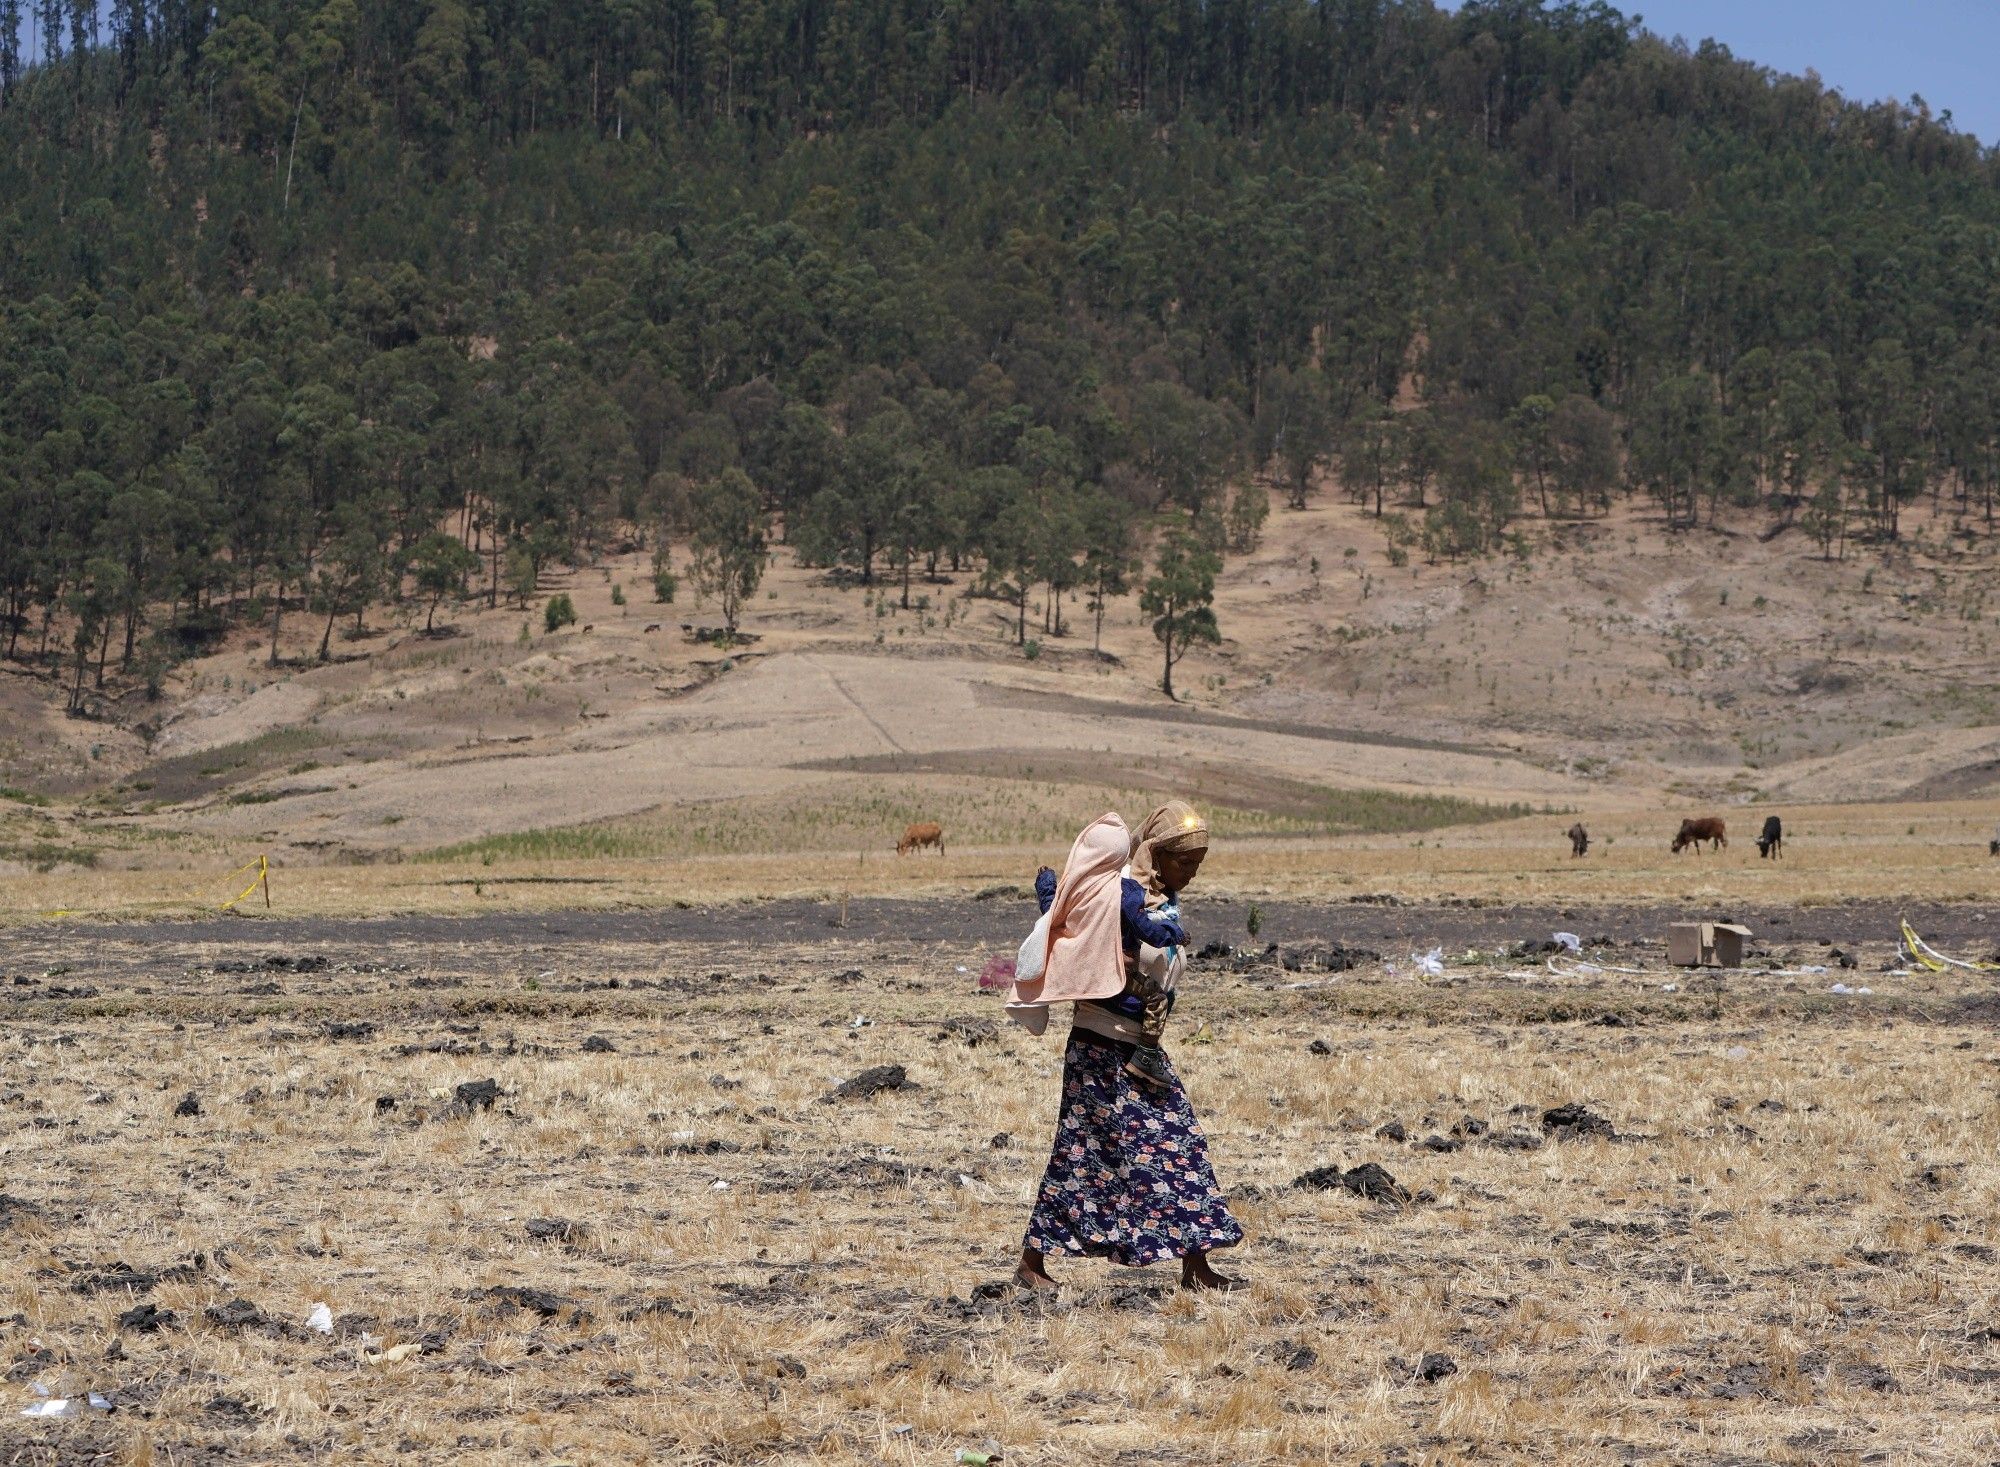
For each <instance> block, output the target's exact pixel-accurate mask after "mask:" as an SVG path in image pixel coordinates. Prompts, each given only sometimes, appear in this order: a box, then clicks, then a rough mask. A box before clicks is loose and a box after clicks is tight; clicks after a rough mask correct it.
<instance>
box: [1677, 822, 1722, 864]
mask: <svg viewBox="0 0 2000 1467" xmlns="http://www.w3.org/2000/svg"><path fill="white" fill-rule="evenodd" d="M1703 841H1713V842H1714V843H1715V848H1716V849H1717V850H1718V851H1720V850H1726V849H1728V846H1729V834H1728V827H1727V826H1726V825H1724V824H1723V822H1722V820H1721V819H1720V818H1719V817H1717V816H1714V815H1708V816H1704V817H1703V818H1701V819H1700V820H1695V819H1692V818H1690V819H1687V820H1683V821H1682V822H1681V831H1680V834H1679V835H1677V836H1675V837H1674V844H1673V851H1674V854H1675V855H1677V856H1678V855H1679V854H1680V853H1681V852H1682V851H1683V850H1684V849H1686V848H1687V847H1688V846H1693V847H1694V848H1695V851H1696V852H1697V853H1699V852H1700V850H1701V843H1702V842H1703Z"/></svg>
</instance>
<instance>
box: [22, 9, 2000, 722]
mask: <svg viewBox="0 0 2000 1467" xmlns="http://www.w3.org/2000/svg"><path fill="white" fill-rule="evenodd" d="M101 23H108V26H107V29H106V30H105V31H103V32H102V33H101V32H100V30H99V26H100V24H101ZM29 31H31V32H32V35H33V37H34V44H32V45H27V44H25V43H24V35H25V34H27V33H28V32H29ZM1997 257H2000V157H1996V154H1995V153H1994V152H1992V151H1990V150H1987V149H1983V148H1982V147H1981V146H1980V145H1979V144H1978V143H1977V142H1976V141H1975V140H1974V139H1972V138H1969V137H1967V136H1965V135H1963V134H1961V133H1958V132H1956V131H1955V130H1953V129H1952V128H1951V127H1950V126H1949V125H1948V124H1946V123H1945V122H1942V121H1940V120H1939V119H1938V118H1936V117H1933V116H1932V115H1931V114H1930V113H1929V111H1928V110H1927V109H1925V108H1922V107H1921V106H1915V105H1913V106H1907V107H1906V106H1901V105H1897V104H1876V105H1867V106H1862V105H1853V104H1849V103H1846V102H1843V101H1841V100H1840V99H1839V98H1838V97H1837V96H1835V95H1834V94H1831V93H1829V92H1827V91H1826V90H1825V88H1824V87H1823V86H1822V85H1821V84H1820V83H1819V82H1818V81H1816V80H1815V79H1813V78H1811V77H1807V78H1803V79H1801V78H1793V77H1783V76H1777V75H1773V74H1771V73H1768V72H1765V71H1763V70H1760V69H1758V68H1756V67H1754V66H1751V65H1749V64H1747V63H1743V62H1739V61H1737V60H1736V59H1734V58H1732V57H1731V56H1730V55H1729V54H1728V53H1727V52H1726V51H1724V50H1722V49H1721V48H1720V47H1716V46H1705V47H1702V48H1700V49H1698V50H1694V51H1689V50H1687V49H1685V48H1682V47H1678V46H1676V45H1674V44H1673V43H1671V42H1669V41H1665V40H1662V39H1660V38H1658V37H1656V36H1653V35H1649V34H1648V33H1646V32H1645V31H1644V30H1643V29H1641V28H1640V27H1639V25H1638V23H1637V22H1635V21H1633V20H1630V19H1627V18H1626V17H1625V16H1623V15H1621V14H1619V13H1618V12H1617V11H1616V10H1614V9H1612V8H1611V7H1610V6H1608V5H1605V4H1600V3H1582V0H1565V3H1560V4H1544V5H1537V4H1533V3H1530V0H1474V3H1467V4H1463V5H1460V6H1457V7H1455V8H1453V9H1446V8H1444V7H1443V6H1442V5H1440V4H1438V3H1434V0H1299V3H1296V4H1294V3H1286V4H1280V5H1270V6H1261V7H1260V6H1249V7H1245V6H1240V5H1225V6H1222V7H1220V8H1210V9H1203V8H1200V7H1194V8H1186V7H1183V8H1181V9H1170V10H1164V11H1148V10H1145V9H1144V8H1143V7H1141V8H1138V9H1135V8H1133V7H1130V6H1125V7H1119V6H1110V7H1097V8H1092V7H1087V6H1086V7H1069V8H1066V9H1065V8H1056V9H1049V8H1047V7H1039V8H1038V7H1030V6H1024V5H1020V4H1010V3H1004V0H1001V3H994V4H987V5H978V6H945V7H937V6H927V5H922V4H918V3H916V0H851V3H843V4H842V5H840V6H836V7H833V8H832V9H828V8H826V7H824V6H820V7H817V8H816V7H815V6H813V5H811V4H809V3H807V0H759V4H757V5H755V6H751V7H749V8H745V7H744V6H743V5H740V4H721V5H716V4H710V3H709V0H663V3H662V4H660V5H656V6H652V7H647V6H634V5H629V4H626V5H618V6H612V7H610V8H605V7H595V8H593V7H588V6H586V7H582V8H577V7H570V8H568V9H563V8H561V7H556V8H550V7H547V6H536V5H528V4H526V3H524V0H485V3H482V4H478V5H474V4H471V3H469V0H416V3H404V4H391V3H389V0H310V3H305V4H298V5H291V6H284V5H272V4H268V3H263V0H259V3H255V4H251V3H247V0H221V3H219V4H216V5H205V4H203V5H198V4H194V3H191V0H152V3H140V0H112V3H111V4H110V5H109V6H108V7H106V6H102V5H91V4H89V3H87V0H0V301H4V302H5V304H4V305H0V522H4V523H5V524H6V525H7V527H8V530H9V533H8V535H6V536H5V537H0V632H4V635H3V636H0V650H4V654H5V655H6V656H8V657H10V658H15V659H23V660H26V661H27V662H29V663H31V664H34V665H35V666H37V667H38V668H39V669H40V671H41V674H42V675H43V676H44V677H46V678H47V679H48V680H49V681H50V683H51V684H52V685H61V686H67V687H68V688H69V689H70V692H71V696H72V697H73V698H74V699H77V700H80V702H81V701H87V700H85V698H84V693H85V688H86V685H87V684H89V683H91V682H92V681H93V679H94V677H95V676H96V675H97V673H98V672H99V670H100V669H101V670H102V673H103V676H104V677H105V678H107V679H110V678H113V677H115V676H121V675H123V676H134V677H138V676H140V675H141V669H140V664H141V663H142V662H146V661H148V659H150V658H153V656H154V652H153V650H152V649H168V650H172V649H182V650H185V649H188V648H192V647H197V646H201V645H205V644H206V642H207V640H208V639H210V638H212V637H213V636H214V635H215V634H217V633H218V632H220V631H221V630H223V629H224V628H225V627H226V626H228V625H230V624H232V623H241V622H244V621H247V620H248V619H250V618H252V617H258V618H262V619H263V620H264V621H265V622H267V623H268V626H267V627H265V628H263V629H262V631H263V634H264V635H266V636H268V639H269V655H270V657H271V659H272V660H273V661H276V660H279V659H280V658H281V657H282V656H283V655H284V654H283V650H282V649H283V646H284V641H283V639H284V635H285V632H286V629H287V626H288V618H289V617H290V615H291V614H292V613H293V612H294V611H300V610H302V609H303V610H304V611H305V614H307V615H309V616H311V615H318V616H322V617H324V619H325V624H324V626H323V627H322V635H321V637H320V640H319V646H320V648H321V651H322V653H323V654H325V653H327V652H330V639H331V636H332V629H333V626H334V624H335V623H336V622H337V621H338V620H339V619H340V618H341V617H343V616H346V615H349V614H352V615H353V616H354V617H355V618H356V625H357V627H358V626H359V625H360V624H361V621H362V619H363V618H365V615H366V608H367V604H368V602H369V600H370V599H371V598H376V599H379V598H391V599H394V598H398V597H400V595H401V594H402V590H403V588H404V586H405V585H406V584H408V580H407V572H409V571H411V570H415V569H419V567H420V557H419V556H418V550H419V548H420V547H424V546H426V545H427V544H434V543H435V542H432V541H431V540H430V537H432V536H435V535H444V536H446V537H448V538H450V539H451V540H453V541H455V542H457V543H458V544H459V545H461V546H462V547H463V548H464V549H465V550H466V551H468V552H469V553H471V554H474V555H476V556H478V557H480V559H481V562H482V567H481V568H482V570H483V576H482V577H481V579H482V580H483V582H484V585H483V589H484V591H485V594H486V597H487V599H488V601H489V603H493V604H497V603H498V601H499V600H500V598H501V596H502V595H503V594H506V595H508V596H510V597H512V598H513V599H515V600H516V601H517V602H518V603H519V604H520V605H521V606H523V607H524V608H525V607H527V606H528V605H529V604H531V601H532V598H534V597H535V595H536V588H537V586H538V584H539V583H540V581H541V580H542V578H543V577H544V575H545V574H546V573H547V572H548V570H549V569H550V567H551V566H552V565H553V564H555V563H559V562H570V563H580V562H589V561H591V560H592V559H594V558H595V557H596V556H598V555H599V554H600V553H601V552H602V551H603V550H604V549H605V548H606V547H607V546H609V545H612V544H622V543H628V542H633V541H636V542H637V543H639V544H640V545H643V546H648V547H650V548H653V549H655V550H656V551H657V550H658V549H659V548H660V547H661V546H663V545H664V544H665V542H666V540H667V539H669V538H671V537H676V536H684V535H686V534H688V533H689V532H690V531H691V530H692V528H693V526H694V521H695V519H696V517H697V515H696V500H697V499H698V498H699V497H700V495H701V493H702V491H703V488H704V486H711V485H713V484H715V483H717V482H720V481H721V480H722V479H723V478H724V477H725V476H726V475H728V474H730V473H732V472H740V473H742V474H745V475H747V476H748V480H749V482H751V483H752V484H754V485H756V486H758V488H759V490H760V491H761V503H762V506H763V508H764V510H765V512H766V513H767V514H768V515H770V516H772V518H771V520H770V523H771V524H772V525H773V526H774V527H782V528H781V530H780V531H779V532H780V533H782V535H783V536H784V537H785V538H786V539H787V540H789V541H791V542H792V543H793V544H794V545H795V546H796V548H797V549H798V550H799V552H800V554H801V556H802V557H803V558H804V559H805V560H806V561H807V562H808V563H811V564H817V565H820V566H823V567H826V568H827V569H829V570H833V571H838V572H840V573H841V574H843V575H845V574H849V573H851V574H853V575H855V576H856V577H858V578H859V579H860V580H862V581H864V582H869V583H873V582H875V581H877V580H879V578H880V577H881V576H882V575H884V574H885V573H886V574H893V575H895V576H896V577H897V579H898V581H899V583H900V587H899V592H900V596H899V599H901V600H902V601H904V602H905V603H907V602H909V601H910V600H911V599H912V588H913V586H914V583H915V581H916V579H917V578H918V577H919V576H922V575H924V574H926V573H929V574H936V573H938V572H939V571H940V569H941V568H947V567H948V568H949V570H950V572H952V573H966V572H969V573H970V575H971V577H972V583H973V584H974V585H975V586H978V587H982V588H985V589H987V590H989V591H996V592H998V593H1000V594H1002V595H1004V596H1005V597H1006V598H1007V600H1008V603H1009V611H1010V613H1011V620H1012V621H1013V623H1014V626H1013V630H1014V632H1015V636H1016V639H1017V640H1020V641H1025V639H1026V634H1027V622H1028V613H1029V605H1028V603H1029V602H1030V600H1032V599H1033V598H1034V597H1035V595H1036V594H1037V592H1038V591H1040V592H1041V593H1042V594H1043V595H1044V596H1045V600H1044V602H1043V618H1044V626H1045V628H1046V629H1047V630H1048V631H1049V632H1050V633H1052V634H1053V633H1055V632H1057V631H1058V630H1060V628H1061V627H1062V625H1063V621H1064V612H1065V607H1066V605H1067V604H1069V602H1070V601H1071V598H1073V597H1075V596H1077V595H1079V594H1081V595H1084V596H1086V597H1088V598H1089V600H1090V603H1091V605H1092V607H1093V609H1094V611H1096V610H1101V607H1102V604H1103V602H1104V599H1105V598H1106V597H1107V596H1115V595H1116V594H1117V591H1116V590H1115V589H1113V588H1114V587H1116V586H1119V585H1122V584H1123V583H1124V582H1125V581H1126V580H1127V579H1128V576H1129V572H1128V573H1114V572H1115V569H1116V567H1115V564H1114V563H1124V561H1125V557H1126V556H1128V555H1137V554H1139V553H1140V550H1141V548H1142V547H1141V544H1140V542H1141V541H1143V540H1146V539H1148V538H1150V537H1149V536H1147V535H1144V534H1141V533H1139V532H1137V531H1132V532H1131V534H1130V538H1129V540H1127V541H1122V542H1120V543H1121V548H1120V549H1118V550H1117V551H1116V552H1115V553H1113V552H1112V551H1111V550H1110V548H1109V547H1110V546H1111V544H1112V541H1113V540H1114V539H1116V538H1117V537H1115V536H1114V537H1109V538H1107V537H1106V536H1105V535H1103V534H1100V529H1101V527H1100V526H1099V525H1098V523H1097V520H1098V515H1099V512H1100V500H1101V498H1102V497H1104V496H1108V497H1109V498H1110V499H1112V500H1116V501H1117V502H1118V503H1119V504H1120V505H1122V506H1123V507H1124V508H1125V509H1126V510H1128V511H1132V510H1136V511H1140V512H1142V513H1143V514H1144V515H1159V514H1161V513H1162V512H1165V513H1166V514H1167V515H1168V517H1169V518H1170V520H1171V522H1173V523H1177V524H1181V525H1183V526H1184V527H1185V528H1186V529H1187V531H1188V533H1189V534H1191V535H1193V536H1195V537H1196V539H1197V540H1198V542H1199V544H1201V545H1203V546H1207V547H1208V548H1209V549H1210V550H1211V551H1212V550H1213V549H1215V548H1218V547H1220V546H1222V545H1223V544H1224V543H1227V542H1233V543H1234V544H1236V545H1237V546H1243V545H1246V544H1248V543H1249V541H1250V539H1251V538H1252V537H1253V536H1254V527H1252V526H1251V525H1250V524H1249V522H1248V520H1246V519H1245V518H1244V516H1243V514H1242V513H1241V511H1243V510H1248V509H1253V508H1254V507H1255V506H1256V505H1257V504H1259V503H1260V502H1261V491H1259V490H1255V489H1251V488H1249V487H1247V486H1248V485H1249V484H1250V483H1251V482H1254V480H1255V478H1256V476H1257V475H1258V474H1268V475H1271V476H1272V477H1274V478H1275V479H1277V480H1278V481H1280V482H1281V483H1282V485H1283V488H1284V491H1285V494H1286V498H1287V501H1288V502H1289V503H1291V504H1293V505H1299V504H1302V503H1304V502H1305V501H1306V499H1307V497H1308V496H1309V494H1310V492H1311V489H1312V486H1313V485H1314V484H1315V483H1317V482H1318V481H1319V477H1320V475H1322V474H1323V473H1324V472H1325V470H1326V468H1327V466H1328V465H1329V464H1334V463H1337V465H1338V467H1339V471H1340V475H1341V479H1342V482H1343V484H1344V487H1345V488H1346V489H1347V490H1348V492H1349V493H1350V494H1352V495H1354V496H1355V497H1356V498H1357V500H1358V501H1360V502H1363V503H1372V505H1373V508H1374V510H1375V512H1376V514H1377V515H1378V516H1383V517H1384V520H1385V524H1386V522H1387V521H1386V516H1385V515H1384V511H1385V510H1386V509H1388V508H1390V507H1391V505H1390V501H1391V499H1392V498H1396V499H1401V500H1403V501H1405V502H1406V503H1407V504H1408V505H1409V506H1410V507H1411V508H1412V509H1414V510H1417V511H1421V512H1423V524H1424V531H1425V533H1426V534H1427V535H1428V537H1429V541H1430V544H1431V546H1432V548H1433V551H1434V553H1442V554H1452V555H1476V554H1485V553H1491V551H1492V550H1493V549H1494V548H1495V546H1496V545H1497V544H1499V543H1500V542H1501V540H1502V538H1503V537H1505V536H1508V535H1510V534H1511V531H1512V528H1513V521H1514V519H1515V518H1516V517H1517V516H1518V515H1519V514H1520V513H1521V512H1522V506H1521V504H1520V503H1519V502H1518V501H1519V500H1520V499H1521V498H1522V496H1523V493H1525V497H1526V500H1527V504H1528V507H1529V510H1530V512H1535V513H1539V514H1541V515H1542V516H1544V517H1551V518H1552V517H1558V516H1562V515H1567V514H1575V513H1582V512H1602V511H1605V510H1607V509H1608V508H1609V507H1610V506H1611V504H1612V502H1613V498H1614V496H1615V495H1616V494H1617V493H1619V492H1621V491H1622V492H1632V493H1637V494H1650V495H1652V496H1654V497H1655V498H1656V499H1657V501H1658V503H1659V505H1660V507H1661V510H1662V513H1663V514H1664V516H1665V517H1666V518H1667V519H1668V521H1669V522H1670V523H1672V524H1674V525H1676V526H1686V525H1689V524H1692V523H1694V522H1696V520H1697V519H1699V518H1700V517H1702V516H1703V515H1706V516H1707V517H1709V518H1711V519H1713V518H1716V517H1719V516H1726V515H1730V514H1735V513H1739V512H1741V511H1743V510H1747V509H1753V508H1754V509H1757V510H1759V511H1760V512H1762V513H1764V514H1767V515H1768V516H1770V517H1771V519H1772V520H1774V521H1775V522H1776V523H1777V524H1778V525H1784V524H1786V523H1788V522H1790V521H1791V520H1792V519H1793V518H1794V517H1795V516H1796V517H1805V516H1807V515H1808V514H1810V516H1811V519H1812V526H1813V533H1814V534H1815V535H1817V534H1818V533H1819V532H1820V531H1821V530H1823V529H1826V528H1827V527H1829V526H1831V527H1832V530H1831V537H1830V538H1828V539H1827V540H1825V542H1824V543H1825V544H1826V545H1827V546H1828V547H1829V549H1830V550H1831V549H1832V548H1833V547H1839V548H1840V549H1841V550H1844V548H1845V542H1846V537H1847V536H1848V535H1849V534H1850V533H1855V534H1870V535H1873V536H1877V537H1885V538H1886V537H1893V536H1896V535H1899V534H1902V533H1904V529H1905V523H1906V520H1907V517H1908V516H1909V515H1910V514H1911V513H1912V511H1913V507H1916V506H1919V505H1928V506H1929V508H1930V511H1931V512H1932V513H1934V514H1936V515H1939V516H1942V517H1943V518H1945V519H1946V520H1947V521H1949V523H1950V524H1951V526H1952V527H1953V528H1954V529H1956V530H1960V531H1963V532H1966V533H1979V532H1982V531H1984V532H1988V533H1990V532H1991V531H1992V530H1993V529H1994V521H1995V516H1996V513H1997V512H2000V510H1996V503H1997V502H2000V331H1996V329H1995V326H1994V304H1995V301H1994V291H1993V287H1992V284H1991V281H1992V269H1991V262H1992V261H1993V260H1994V259H1995V258H1997ZM1143 522H1144V521H1143V520H1141V521H1138V523H1143ZM1402 523H1403V524H1404V527H1405V529H1404V531H1399V532H1398V534H1399V536H1400V537H1401V538H1402V539H1403V540H1406V541H1407V542H1408V543H1399V544H1396V545H1394V546H1393V547H1392V548H1393V549H1394V550H1395V551H1397V552H1398V553H1407V550H1408V548H1409V545H1410V544H1413V543H1415V540H1416V538H1417V532H1416V531H1414V530H1411V529H1409V521H1407V520H1405V521H1403V522H1402ZM885 567H886V568H887V569H886V572H885ZM417 594H421V595H424V596H426V597H427V598H430V599H432V600H433V610H432V612H431V613H429V615H434V611H435V597H436V593H435V592H434V591H432V590H426V589H425V588H424V587H423V586H421V585H419V586H418V587H417ZM444 594H447V595H448V594H450V592H449V591H448V590H447V591H446V592H445V593H444ZM79 634H85V635H82V637H81V641H79ZM79 647H81V649H82V650H81V652H80V653H79V650H78V649H79ZM78 656H80V658H81V660H80V661H78V662H77V663H76V665H75V667H74V668H73V667H72V666H71V664H70V662H69V661H68V660H66V659H68V658H71V657H78ZM78 668H80V669H81V673H82V675H81V677H80V678H79V677H77V676H75V675H74V674H75V672H76V670H77V669H78Z"/></svg>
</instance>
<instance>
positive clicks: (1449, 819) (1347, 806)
mask: <svg viewBox="0 0 2000 1467" xmlns="http://www.w3.org/2000/svg"><path fill="white" fill-rule="evenodd" d="M1536 813H1537V812H1536V811H1535V809H1534V808H1533V807H1532V806H1529V805H1519V804H1513V805H1489V804H1487V803H1485V802H1484V801H1483V800H1463V799H1460V798H1459V797H1458V796H1457V795H1405V794H1396V793H1392V792H1389V791H1384V790H1329V791H1328V792H1327V801H1326V808H1325V811H1324V813H1323V814H1322V815H1321V816H1320V817H1319V819H1318V821H1317V822H1314V823H1316V824H1317V825H1318V826H1319V828H1320V830H1322V831H1324V832H1325V833H1327V834H1332V835H1400V834H1404V833H1407V832H1410V831H1418V830H1442V829H1444V828H1445V827H1446V826H1450V825H1489V824H1491V823H1492V822H1494V821H1496V820H1518V819H1520V818H1521V817H1523V816H1526V815H1533V814H1536ZM1540 813H1542V814H1545V815H1547V814H1557V813H1561V812H1557V811H1553V810H1543V811H1541V812H1540ZM1315 833H1317V832H1315Z"/></svg>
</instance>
